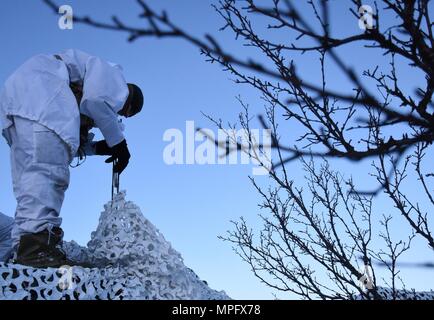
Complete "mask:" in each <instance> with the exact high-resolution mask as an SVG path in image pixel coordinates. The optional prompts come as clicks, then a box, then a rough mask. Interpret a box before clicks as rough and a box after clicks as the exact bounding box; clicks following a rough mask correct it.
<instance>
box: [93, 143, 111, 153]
mask: <svg viewBox="0 0 434 320" xmlns="http://www.w3.org/2000/svg"><path fill="white" fill-rule="evenodd" d="M93 147H94V148H95V154H96V155H98V156H112V155H113V150H112V148H110V147H109V146H108V144H107V142H105V140H100V141H97V142H96V143H95V144H94V145H93Z"/></svg>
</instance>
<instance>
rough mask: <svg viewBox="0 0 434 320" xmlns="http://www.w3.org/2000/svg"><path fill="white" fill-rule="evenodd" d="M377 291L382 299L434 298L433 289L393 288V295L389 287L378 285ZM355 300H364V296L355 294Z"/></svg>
mask: <svg viewBox="0 0 434 320" xmlns="http://www.w3.org/2000/svg"><path fill="white" fill-rule="evenodd" d="M377 292H378V294H379V295H380V296H381V298H382V299H384V300H434V291H424V292H420V291H416V290H395V297H394V296H393V290H392V289H390V288H383V287H379V288H378V289H377ZM355 300H364V298H363V297H362V296H361V295H357V296H355Z"/></svg>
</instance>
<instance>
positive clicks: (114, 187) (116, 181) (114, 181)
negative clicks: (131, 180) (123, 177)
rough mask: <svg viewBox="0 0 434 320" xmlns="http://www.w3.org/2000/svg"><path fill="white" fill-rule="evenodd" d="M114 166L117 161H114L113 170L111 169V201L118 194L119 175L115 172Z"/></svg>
mask: <svg viewBox="0 0 434 320" xmlns="http://www.w3.org/2000/svg"><path fill="white" fill-rule="evenodd" d="M116 164H117V160H114V161H113V169H112V201H113V198H114V195H115V194H118V193H119V173H118V172H115V166H116Z"/></svg>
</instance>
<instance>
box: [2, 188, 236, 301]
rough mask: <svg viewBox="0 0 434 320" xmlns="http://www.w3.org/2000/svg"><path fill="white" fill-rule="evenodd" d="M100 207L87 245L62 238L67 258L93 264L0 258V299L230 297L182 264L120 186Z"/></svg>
mask: <svg viewBox="0 0 434 320" xmlns="http://www.w3.org/2000/svg"><path fill="white" fill-rule="evenodd" d="M104 209H105V210H104V212H102V214H101V217H100V219H99V225H98V227H97V230H96V231H94V232H92V235H91V240H90V241H89V243H88V247H87V248H84V247H80V246H79V245H78V244H77V243H75V242H74V241H72V242H65V243H64V249H65V251H66V252H67V255H68V257H69V258H71V259H73V260H77V261H80V262H88V263H91V264H92V265H94V266H97V267H98V268H92V269H89V268H82V267H72V268H70V267H65V268H59V269H54V268H47V269H34V268H30V267H25V266H21V265H14V264H0V288H1V290H0V299H115V300H118V299H201V300H210V299H215V300H220V299H230V298H229V297H228V296H227V295H226V293H225V292H224V291H221V292H218V291H215V290H212V289H210V288H209V287H208V285H207V283H206V282H205V281H202V280H200V279H199V278H198V276H197V275H196V274H195V273H194V272H193V271H192V270H191V269H189V268H187V267H186V266H185V265H184V263H183V260H182V257H181V255H180V254H179V253H178V252H177V251H175V250H174V249H173V248H172V246H171V245H170V243H169V242H167V241H166V240H165V239H164V237H163V235H162V234H161V233H160V232H159V231H158V229H157V228H156V227H155V226H154V225H153V224H152V223H151V222H150V221H149V220H147V219H146V218H145V217H144V216H143V214H142V213H141V211H140V208H139V207H137V206H136V205H135V204H133V203H132V202H130V201H125V192H120V193H119V194H117V195H116V196H115V199H114V200H113V202H109V203H108V204H106V205H105V206H104Z"/></svg>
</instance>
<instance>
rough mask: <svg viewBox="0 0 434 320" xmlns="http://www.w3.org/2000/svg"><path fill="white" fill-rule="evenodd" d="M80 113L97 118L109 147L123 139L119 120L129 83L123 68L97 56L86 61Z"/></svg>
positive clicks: (96, 120) (96, 121) (96, 123)
mask: <svg viewBox="0 0 434 320" xmlns="http://www.w3.org/2000/svg"><path fill="white" fill-rule="evenodd" d="M83 82H84V83H83V98H82V100H81V104H80V112H81V113H82V114H84V115H86V116H88V117H90V118H92V119H93V120H94V121H95V125H96V126H97V127H98V129H99V130H101V133H102V134H103V136H104V138H105V140H106V141H107V144H108V145H109V146H110V147H113V146H114V145H116V144H118V143H119V142H121V141H122V140H123V139H124V135H123V133H122V127H121V124H120V123H119V120H118V114H117V113H118V111H119V110H121V109H122V107H123V105H124V103H125V101H126V99H127V97H128V86H127V83H126V81H125V79H124V77H123V75H122V71H121V69H120V68H118V67H116V66H114V65H111V64H109V63H107V62H105V61H103V60H101V59H100V58H98V57H91V58H90V59H88V61H87V63H86V73H85V76H84V81H83Z"/></svg>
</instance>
